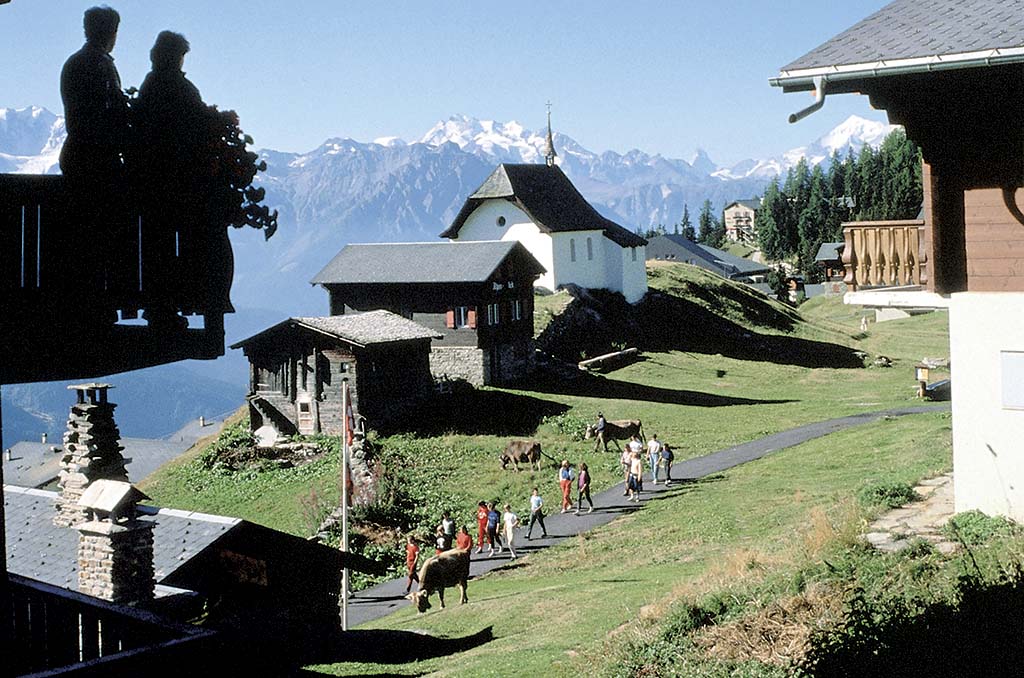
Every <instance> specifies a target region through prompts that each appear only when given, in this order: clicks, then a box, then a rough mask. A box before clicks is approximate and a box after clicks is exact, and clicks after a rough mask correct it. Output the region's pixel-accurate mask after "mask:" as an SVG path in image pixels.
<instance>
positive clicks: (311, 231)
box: [0, 107, 891, 441]
mask: <svg viewBox="0 0 1024 678" xmlns="http://www.w3.org/2000/svg"><path fill="white" fill-rule="evenodd" d="M243 123H244V120H243ZM890 130H891V127H890V126H889V125H886V124H884V123H880V122H875V121H870V120H865V119H863V118H859V117H856V116H854V117H851V118H849V119H848V120H846V121H844V122H843V123H842V124H840V125H839V126H837V127H836V128H834V129H833V130H832V131H830V132H829V133H828V134H826V135H824V136H822V137H821V138H819V139H816V140H814V141H813V142H811V143H808V144H807V145H806V146H802V147H799V148H795V149H791V150H789V151H785V152H782V153H780V154H779V155H777V156H774V157H771V158H763V159H750V160H744V161H742V162H739V163H736V164H734V165H731V166H728V167H723V166H720V165H718V164H717V163H715V162H714V161H713V160H712V159H711V158H710V157H709V156H708V154H707V153H706V152H704V151H703V150H700V149H698V150H696V151H694V153H693V154H691V155H690V156H689V158H688V159H678V158H667V157H664V156H662V155H660V154H653V155H652V154H650V153H646V152H644V151H640V150H631V151H628V152H626V153H621V154H620V153H617V152H614V151H603V152H597V151H592V150H590V149H587V148H585V147H583V146H582V145H581V144H579V143H577V142H576V141H575V140H574V139H573V138H572V137H570V136H568V135H566V134H563V133H560V132H555V133H554V135H553V138H554V145H555V149H556V151H557V153H558V159H557V162H558V164H559V166H560V167H561V168H562V170H563V171H564V172H565V173H566V174H567V175H568V176H569V178H570V179H571V180H572V181H573V183H574V184H575V185H576V186H577V188H579V190H580V192H581V193H582V194H583V195H584V196H585V197H586V198H587V199H588V200H589V201H590V202H591V203H592V204H593V205H594V206H595V208H596V209H597V210H598V211H600V212H601V213H602V214H604V215H605V216H607V217H609V218H610V219H613V220H615V221H617V222H618V223H620V224H622V225H623V226H626V227H627V228H630V229H634V230H638V229H646V228H649V227H652V226H656V225H658V224H665V225H666V226H667V225H671V224H675V223H677V222H678V221H679V220H680V218H681V216H682V213H683V206H684V205H688V206H689V208H690V212H691V215H692V219H693V220H694V221H696V217H697V212H698V210H699V209H700V205H701V204H702V203H703V201H704V200H705V199H707V200H710V201H711V203H712V204H713V205H714V207H715V209H717V210H720V209H721V208H722V207H724V206H725V204H727V203H728V202H731V201H733V200H738V199H744V198H751V197H754V196H756V195H758V194H759V193H760V192H761V191H762V190H763V188H764V186H765V185H766V183H767V181H769V180H770V179H771V178H772V177H773V176H776V175H779V174H784V173H785V172H786V170H788V169H789V168H790V167H792V166H793V165H795V164H796V163H797V162H798V161H799V159H800V158H807V160H808V162H810V163H812V164H817V163H823V162H828V159H829V158H830V157H831V155H832V153H833V152H835V151H838V152H839V153H840V154H845V153H846V152H847V151H848V150H853V151H854V152H856V151H858V150H859V149H860V148H861V147H863V146H864V145H865V144H870V145H878V144H879V143H881V141H882V139H883V138H884V137H885V135H886V134H888V132H889V131H890ZM65 137H66V132H65V129H64V121H63V118H62V117H60V116H58V115H55V114H54V113H52V112H50V111H48V110H46V109H43V108H39V107H30V108H23V109H0V172H15V173H55V172H58V171H59V168H58V158H59V154H60V148H61V145H62V144H63V142H64V139H65ZM544 147H545V135H544V134H543V133H541V132H539V131H535V130H530V129H527V128H525V127H524V126H523V125H521V124H519V123H517V122H514V121H512V122H504V123H502V122H497V121H490V120H477V119H474V118H469V117H466V116H452V117H451V118H449V119H448V120H443V121H440V122H438V123H437V124H435V125H434V126H433V127H431V128H430V129H429V130H428V131H427V132H426V133H425V134H424V135H423V136H422V137H421V138H420V139H418V140H416V141H412V142H407V141H404V140H402V139H399V138H397V137H381V138H378V139H375V140H373V141H369V142H360V141H356V140H353V139H349V138H332V139H328V140H326V141H325V142H324V143H323V144H321V145H320V146H318V147H317V148H315V149H313V150H311V151H308V152H305V153H291V152H284V151H277V150H271V149H263V150H261V151H259V153H260V155H261V157H262V158H263V159H264V160H266V162H267V171H266V172H264V173H263V174H261V175H260V179H259V180H260V181H261V182H262V184H263V186H264V187H265V188H266V189H267V199H266V202H267V203H268V204H270V205H271V206H273V207H274V208H276V209H278V210H279V213H280V216H279V223H280V228H279V229H278V232H277V234H276V235H275V236H274V237H273V238H271V239H270V240H269V241H266V242H264V240H263V237H262V235H261V234H259V233H256V232H254V231H252V230H251V229H246V230H244V231H236V232H233V233H232V242H233V246H234V251H235V279H234V285H233V288H232V299H233V301H234V303H235V307H236V308H237V309H238V313H237V314H236V315H235V316H234V317H233V318H229V319H230V320H231V322H230V324H229V326H228V339H229V342H230V341H234V340H237V339H240V338H243V337H245V336H248V335H249V334H252V333H254V332H256V331H258V330H259V329H261V328H262V327H265V326H266V324H269V323H271V322H274V321H276V320H280V319H281V318H283V317H286V316H296V315H317V314H322V313H324V312H325V311H326V307H327V304H326V295H325V294H324V293H323V292H322V291H321V290H317V289H313V288H311V287H310V286H309V284H308V281H309V279H310V278H311V277H312V276H313V275H314V274H315V273H316V272H317V271H318V270H320V268H321V267H322V266H323V265H324V264H326V263H327V261H329V260H330V259H331V257H332V256H333V255H334V254H335V253H336V252H337V251H338V250H339V249H340V248H341V247H343V246H344V245H345V244H346V243H348V242H399V241H405V242H408V241H418V240H434V239H435V238H437V234H438V233H440V232H441V231H442V230H444V229H445V228H446V227H447V226H448V225H449V223H450V222H451V220H452V219H453V218H454V217H455V215H456V214H457V213H458V211H459V209H460V208H461V206H462V204H463V201H464V200H465V199H466V197H467V196H468V195H469V194H470V193H472V192H473V191H474V190H475V189H476V188H477V187H478V186H479V185H480V184H481V183H482V182H483V180H484V179H485V178H486V177H487V175H488V174H490V172H491V171H492V170H493V169H494V167H495V165H497V164H498V163H502V162H507V163H536V162H543V154H544ZM260 323H264V324H262V325H261V324H260ZM228 353H229V355H228V356H226V357H225V358H224V359H221V361H218V363H217V364H215V365H213V366H209V365H204V366H203V368H202V370H201V372H202V374H204V375H207V376H209V375H214V376H216V377H217V379H209V381H208V382H207V383H204V385H203V388H202V389H199V388H197V389H195V392H192V393H186V392H184V391H182V392H180V396H181V397H182V398H191V399H192V400H193V401H195V403H201V402H202V401H203V399H204V398H206V397H207V396H209V398H210V399H211V400H212V402H211V403H210V406H211V407H212V408H217V407H221V404H220V403H222V402H223V401H221V400H219V398H220V395H219V394H230V395H231V397H237V394H239V393H241V392H242V391H244V384H245V382H246V377H245V362H244V360H243V359H242V357H241V356H240V355H237V354H238V352H237V351H230V350H229V351H228ZM175 369H179V370H188V369H192V370H194V369H195V368H194V367H192V368H190V367H187V366H186V367H180V366H175ZM160 374H161V378H167V376H166V374H165V373H160ZM193 374H195V372H194V371H193ZM220 380H223V384H224V386H223V388H221V387H217V386H216V384H215V383H213V382H217V381H220ZM26 388H27V387H26ZM7 391H8V389H5V395H6V393H7ZM200 391H201V392H200ZM17 393H21V391H18V392H17ZM5 400H6V398H5ZM238 402H239V404H241V403H240V400H239V401H238ZM215 403H216V404H215ZM5 407H7V403H6V402H5ZM30 409H31V408H30ZM175 409H177V405H175V404H174V403H164V404H163V405H162V406H161V409H160V410H150V411H162V412H169V411H173V410H175ZM43 410H45V411H48V412H53V411H54V408H53V407H50V408H49V409H47V408H41V409H37V410H35V411H36V412H39V411H43ZM63 410H64V411H66V405H63ZM217 412H218V413H219V412H220V410H217ZM208 413H209V414H213V413H214V412H212V411H208ZM7 414H9V410H6V409H5V415H7ZM182 414H183V415H184V414H185V412H184V410H182ZM23 415H24V416H23ZM15 416H17V417H18V419H19V420H20V421H26V422H28V423H29V424H31V423H32V422H34V421H37V420H38V417H35V416H34V415H33V414H32V411H28V410H26V411H25V412H22V413H18V414H17V415H15V414H13V413H11V417H15ZM190 416H191V414H190ZM24 417H29V418H28V419H25V418H24ZM5 418H6V416H5ZM58 419H59V418H58ZM59 423H62V422H59ZM180 423H181V422H178V421H175V422H169V423H168V424H167V426H154V427H144V428H146V429H147V431H152V432H154V433H155V432H158V431H163V430H168V431H170V430H176V429H177V427H178V425H180ZM19 428H21V426H19ZM51 432H54V431H51ZM122 432H123V433H124V434H125V435H132V436H137V435H142V432H141V431H140V430H137V429H136V428H135V424H133V425H132V426H130V427H129V426H122ZM54 433H55V432H54ZM33 437H34V436H33ZM5 438H6V439H7V440H8V441H12V440H13V439H12V438H10V436H5Z"/></svg>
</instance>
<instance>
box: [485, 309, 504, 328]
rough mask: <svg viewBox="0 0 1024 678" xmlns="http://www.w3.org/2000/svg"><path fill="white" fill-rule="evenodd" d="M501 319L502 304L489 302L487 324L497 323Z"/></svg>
mask: <svg viewBox="0 0 1024 678" xmlns="http://www.w3.org/2000/svg"><path fill="white" fill-rule="evenodd" d="M500 321H501V306H499V305H498V304H487V324H488V325H497V324H498V323H499V322H500Z"/></svg>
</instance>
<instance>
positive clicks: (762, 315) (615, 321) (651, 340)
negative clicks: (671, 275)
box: [538, 288, 864, 368]
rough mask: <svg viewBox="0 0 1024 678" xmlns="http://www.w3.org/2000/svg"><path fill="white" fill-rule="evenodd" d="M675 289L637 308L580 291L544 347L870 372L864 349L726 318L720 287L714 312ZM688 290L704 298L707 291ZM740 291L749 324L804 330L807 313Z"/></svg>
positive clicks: (568, 352)
mask: <svg viewBox="0 0 1024 678" xmlns="http://www.w3.org/2000/svg"><path fill="white" fill-rule="evenodd" d="M675 292H676V293H664V292H658V291H652V292H651V293H650V294H648V295H647V296H646V297H645V298H644V300H643V301H642V302H640V303H639V304H637V305H636V306H631V305H629V304H627V303H626V301H625V300H624V299H623V298H622V297H621V295H615V294H611V293H608V292H605V291H602V290H586V291H583V292H579V294H580V298H579V299H578V300H577V302H576V303H573V304H571V305H570V306H569V308H568V309H567V310H566V312H564V313H563V314H562V315H560V316H559V317H557V318H556V319H555V320H554V321H553V322H552V323H551V324H550V325H548V327H547V328H546V329H545V330H544V332H542V333H541V336H540V337H539V338H538V346H540V348H541V349H542V350H543V351H545V352H547V353H550V354H551V355H553V356H556V357H558V358H561V359H562V360H567V361H570V362H576V361H578V360H580V358H581V356H582V355H589V356H594V355H600V354H602V353H607V352H609V350H610V349H611V347H612V346H616V345H626V346H637V347H639V348H640V349H641V350H643V351H658V352H662V351H690V352H694V353H705V354H721V355H724V356H726V357H729V358H735V359H737V360H751V361H757V362H771V363H777V364H781V365H797V366H800V367H812V368H817V367H832V368H862V367H864V362H863V360H862V359H861V358H860V357H859V356H858V355H857V352H856V351H855V350H854V349H852V348H850V347H848V346H842V345H840V344H832V343H828V342H822V341H813V340H810V339H802V338H800V337H794V336H792V335H791V334H770V333H766V332H760V331H758V330H755V329H753V327H744V326H743V325H741V324H739V323H737V322H734V321H732V320H730V319H728V318H726V317H724V316H723V315H721V312H722V309H718V307H717V306H716V305H715V303H714V301H715V299H714V297H715V296H717V295H719V294H722V293H724V292H723V291H722V290H715V292H714V295H712V297H711V298H710V299H705V303H708V304H710V305H711V308H707V307H705V306H703V305H701V304H699V303H696V302H695V301H691V300H690V299H688V298H685V297H683V296H678V294H681V293H682V292H680V291H678V290H677V291H675ZM685 293H686V294H688V295H690V296H701V294H702V293H701V290H700V289H699V288H695V289H688V290H686V291H685ZM735 293H736V294H740V295H742V296H744V304H745V306H744V308H745V310H746V312H745V315H746V316H747V317H746V318H745V320H746V321H747V322H750V323H751V324H752V325H756V326H758V327H762V328H766V329H772V330H777V331H783V332H790V331H792V329H793V328H794V327H795V326H796V325H795V319H797V318H799V314H798V313H796V312H795V311H790V310H788V309H787V310H780V309H778V308H776V307H775V306H774V305H772V304H769V303H768V302H766V301H765V300H763V299H757V298H756V295H753V293H751V294H750V297H749V299H748V298H746V297H747V295H746V293H745V292H744V291H739V292H735ZM762 307H763V308H762ZM716 309H717V311H718V312H716Z"/></svg>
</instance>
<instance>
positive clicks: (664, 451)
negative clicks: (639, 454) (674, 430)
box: [661, 443, 676, 487]
mask: <svg viewBox="0 0 1024 678" xmlns="http://www.w3.org/2000/svg"><path fill="white" fill-rule="evenodd" d="M675 460H676V455H675V453H674V452H672V448H671V447H669V444H668V443H662V444H661V465H662V467H664V469H665V486H666V487H668V486H669V485H671V484H672V462H673V461H675Z"/></svg>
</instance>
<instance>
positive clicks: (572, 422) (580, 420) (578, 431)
mask: <svg viewBox="0 0 1024 678" xmlns="http://www.w3.org/2000/svg"><path fill="white" fill-rule="evenodd" d="M542 423H544V424H548V425H550V426H551V428H553V429H555V430H556V431H558V432H559V433H561V434H562V435H564V436H568V438H569V439H570V440H572V441H574V442H579V441H581V440H583V439H584V437H585V436H586V433H587V426H588V425H589V424H590V421H589V420H588V419H586V418H585V417H582V416H580V415H578V414H575V413H573V412H572V411H571V410H570V411H569V412H565V413H563V414H556V415H554V416H550V417H544V420H543V422H542Z"/></svg>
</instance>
